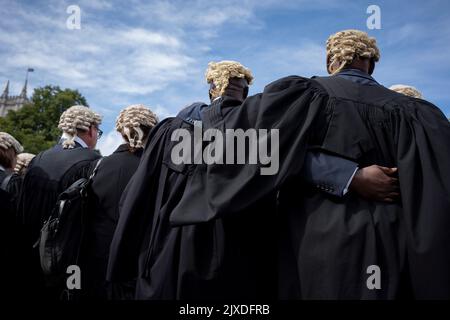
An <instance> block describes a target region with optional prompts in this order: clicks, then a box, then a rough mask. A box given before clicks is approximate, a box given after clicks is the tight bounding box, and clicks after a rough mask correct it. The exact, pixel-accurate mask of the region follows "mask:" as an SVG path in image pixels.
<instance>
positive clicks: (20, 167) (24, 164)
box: [14, 152, 36, 174]
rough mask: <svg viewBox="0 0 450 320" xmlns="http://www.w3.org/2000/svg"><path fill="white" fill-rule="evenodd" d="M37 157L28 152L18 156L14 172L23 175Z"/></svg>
mask: <svg viewBox="0 0 450 320" xmlns="http://www.w3.org/2000/svg"><path fill="white" fill-rule="evenodd" d="M35 156H36V155H34V154H32V153H26V152H24V153H20V154H18V155H17V162H16V167H15V168H14V172H16V173H19V174H23V173H24V171H25V170H26V169H27V168H28V165H29V164H30V162H31V160H33V158H34V157H35Z"/></svg>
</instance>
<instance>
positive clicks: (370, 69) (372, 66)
mask: <svg viewBox="0 0 450 320" xmlns="http://www.w3.org/2000/svg"><path fill="white" fill-rule="evenodd" d="M369 63H370V65H369V74H370V75H372V73H373V71H374V70H375V61H374V60H373V59H370V62H369Z"/></svg>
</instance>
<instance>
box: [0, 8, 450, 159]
mask: <svg viewBox="0 0 450 320" xmlns="http://www.w3.org/2000/svg"><path fill="white" fill-rule="evenodd" d="M371 4H374V5H378V6H379V7H380V9H381V29H380V30H368V29H367V26H366V20H367V18H368V17H369V14H367V13H366V10H367V7H368V6H369V5H371ZM69 5H78V6H79V7H80V9H81V29H80V30H69V29H68V28H67V27H66V20H67V18H68V17H69V14H68V13H66V9H67V7H68V6H69ZM349 28H355V29H361V30H364V31H367V32H368V33H369V34H370V35H372V36H375V37H376V38H377V41H378V45H379V47H380V50H381V60H380V62H379V63H378V64H377V67H376V70H375V73H374V76H375V78H376V79H377V80H378V81H379V82H380V83H382V84H383V85H385V86H390V85H393V84H398V83H402V84H411V85H413V86H415V87H417V88H418V89H419V90H420V91H421V92H422V93H423V94H424V96H425V98H426V99H427V100H429V101H431V102H433V103H435V104H436V105H437V106H439V107H440V108H441V109H442V110H443V111H444V113H445V114H446V115H448V116H450V81H449V75H450V1H448V0H428V1H416V0H413V1H411V0H409V1H378V0H373V1H364V0H361V1H347V0H315V1H306V0H284V1H274V0H267V1H265V0H227V1H223V0H222V1H216V0H197V1H189V0H185V1H182V0H180V1H162V0H147V1H143V0H129V1H126V2H125V1H106V0H79V1H75V0H69V1H11V0H0V61H1V63H0V85H2V86H4V84H5V83H6V80H8V79H9V80H10V81H11V86H10V93H15V94H18V93H19V92H20V90H21V88H22V86H23V81H24V77H25V71H26V68H27V67H31V68H34V69H35V72H34V73H32V74H30V80H29V82H30V83H29V84H30V86H29V93H30V92H31V90H32V89H33V88H34V87H38V86H43V85H46V84H54V85H59V86H61V87H63V88H66V87H67V88H73V89H78V90H79V91H80V92H81V93H82V94H83V95H84V96H85V97H86V98H87V100H88V103H89V105H90V106H91V107H92V108H93V109H95V110H97V111H98V112H99V113H101V114H102V115H103V116H104V121H103V125H102V127H103V131H105V137H103V138H102V139H101V140H100V142H99V147H100V149H101V150H102V152H103V153H104V154H109V153H110V152H111V151H113V150H114V148H115V147H116V146H117V145H118V144H119V143H120V138H119V137H118V136H117V135H116V134H115V133H114V130H113V128H114V121H115V118H116V116H117V115H118V112H119V111H120V110H121V109H122V108H124V107H126V106H127V105H130V104H134V103H143V104H145V105H147V106H149V107H150V108H151V109H153V110H154V111H155V112H156V113H157V114H158V115H159V117H160V118H164V117H167V116H169V115H174V114H176V113H177V111H178V110H180V109H181V108H182V107H184V106H185V105H187V104H189V103H191V102H194V101H207V100H208V94H207V92H208V86H207V84H206V83H205V80H204V72H205V69H206V66H207V64H208V62H209V61H218V60H238V61H240V62H241V63H243V64H244V65H245V66H247V67H249V68H250V69H251V70H252V71H253V74H254V76H255V82H254V85H253V86H252V87H251V89H250V93H251V94H252V93H257V92H260V91H262V89H263V87H264V85H266V84H268V83H270V82H271V81H273V80H276V79H277V78H280V77H283V76H287V75H291V74H297V75H302V76H312V75H325V74H326V70H325V41H326V39H327V37H328V36H329V35H330V34H332V33H335V32H336V31H339V30H342V29H349Z"/></svg>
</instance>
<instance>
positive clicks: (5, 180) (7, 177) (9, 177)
mask: <svg viewBox="0 0 450 320" xmlns="http://www.w3.org/2000/svg"><path fill="white" fill-rule="evenodd" d="M13 175H14V172H13V173H10V174H8V175H7V176H6V177H5V179H3V181H2V184H1V185H0V189H2V190H4V191H7V190H6V189H7V188H8V183H9V181H11V178H12V176H13Z"/></svg>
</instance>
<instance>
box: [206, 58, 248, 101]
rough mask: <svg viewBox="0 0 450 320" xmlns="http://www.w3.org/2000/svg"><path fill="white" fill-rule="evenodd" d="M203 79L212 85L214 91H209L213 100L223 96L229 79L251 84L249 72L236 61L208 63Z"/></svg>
mask: <svg viewBox="0 0 450 320" xmlns="http://www.w3.org/2000/svg"><path fill="white" fill-rule="evenodd" d="M205 77H206V81H207V82H208V83H213V84H214V89H212V90H211V95H212V96H213V97H214V98H216V97H219V96H221V95H223V94H224V92H225V90H226V89H227V87H228V84H229V79H231V78H245V79H246V80H247V82H248V84H249V85H251V84H252V82H253V75H252V72H251V70H250V69H248V68H246V67H244V66H243V65H242V64H240V63H239V62H236V61H226V60H225V61H220V62H210V63H208V68H207V70H206V74H205Z"/></svg>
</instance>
